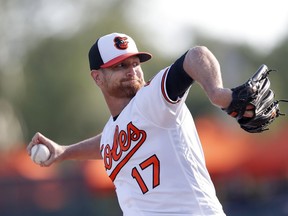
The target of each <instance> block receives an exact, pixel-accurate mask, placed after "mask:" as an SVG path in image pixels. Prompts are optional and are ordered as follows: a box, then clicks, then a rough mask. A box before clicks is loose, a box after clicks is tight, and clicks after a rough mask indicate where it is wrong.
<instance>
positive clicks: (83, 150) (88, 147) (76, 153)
mask: <svg viewBox="0 0 288 216" xmlns="http://www.w3.org/2000/svg"><path fill="white" fill-rule="evenodd" d="M100 140H101V134H98V135H97V136H95V137H91V138H89V139H86V140H83V141H80V142H78V143H75V144H72V145H68V146H65V147H64V148H65V151H64V153H63V158H62V159H63V160H89V159H100V158H101V155H100V147H99V146H100Z"/></svg>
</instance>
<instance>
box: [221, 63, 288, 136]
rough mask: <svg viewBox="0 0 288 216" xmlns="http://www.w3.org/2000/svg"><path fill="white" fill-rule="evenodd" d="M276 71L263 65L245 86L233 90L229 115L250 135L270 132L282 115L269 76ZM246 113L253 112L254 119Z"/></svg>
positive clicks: (227, 110)
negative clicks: (270, 127)
mask: <svg viewBox="0 0 288 216" xmlns="http://www.w3.org/2000/svg"><path fill="white" fill-rule="evenodd" d="M273 71H275V70H269V69H268V67H267V66H266V65H265V64H263V65H261V66H260V67H259V69H258V70H257V71H256V72H255V74H254V75H253V76H252V77H251V78H250V79H249V80H248V81H246V82H245V83H244V84H242V85H240V86H238V87H236V88H233V89H231V90H232V92H233V94H232V98H233V99H232V102H231V104H230V105H229V107H228V108H227V109H224V111H226V112H227V113H228V114H229V115H231V116H232V117H234V118H236V120H237V121H238V123H239V124H240V127H241V128H243V129H244V130H245V131H247V132H250V133H260V132H263V131H265V130H268V129H269V128H268V127H269V125H270V124H271V123H272V122H273V121H274V120H275V119H276V118H277V117H279V116H280V115H284V114H282V113H280V108H279V102H280V101H282V102H288V100H275V94H274V92H273V91H272V90H271V89H270V80H269V78H268V75H269V74H270V72H273ZM246 111H252V112H253V116H252V117H245V115H244V114H245V112H246Z"/></svg>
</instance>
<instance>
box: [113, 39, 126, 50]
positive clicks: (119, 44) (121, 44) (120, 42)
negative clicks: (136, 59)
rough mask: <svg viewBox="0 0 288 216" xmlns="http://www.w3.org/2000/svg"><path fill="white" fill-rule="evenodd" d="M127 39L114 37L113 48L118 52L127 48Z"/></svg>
mask: <svg viewBox="0 0 288 216" xmlns="http://www.w3.org/2000/svg"><path fill="white" fill-rule="evenodd" d="M127 39H128V38H127V37H115V38H114V46H115V47H116V48H117V49H120V50H125V49H127V48H128V43H129V42H128V41H127Z"/></svg>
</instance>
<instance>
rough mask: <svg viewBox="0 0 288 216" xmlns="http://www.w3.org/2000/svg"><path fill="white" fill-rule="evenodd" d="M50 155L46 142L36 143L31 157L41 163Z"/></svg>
mask: <svg viewBox="0 0 288 216" xmlns="http://www.w3.org/2000/svg"><path fill="white" fill-rule="evenodd" d="M49 157H50V151H49V149H48V148H47V146H46V145H44V144H38V145H34V146H33V147H32V149H31V159H32V160H33V161H34V162H35V163H36V164H41V163H42V162H45V161H47V160H48V159H49Z"/></svg>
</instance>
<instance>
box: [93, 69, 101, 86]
mask: <svg viewBox="0 0 288 216" xmlns="http://www.w3.org/2000/svg"><path fill="white" fill-rule="evenodd" d="M91 76H92V78H93V79H94V81H95V83H96V84H97V85H98V86H99V85H101V84H102V83H103V82H102V79H101V72H100V71H99V70H91Z"/></svg>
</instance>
